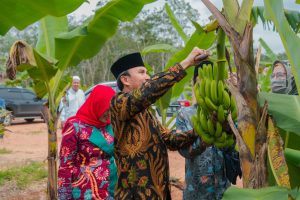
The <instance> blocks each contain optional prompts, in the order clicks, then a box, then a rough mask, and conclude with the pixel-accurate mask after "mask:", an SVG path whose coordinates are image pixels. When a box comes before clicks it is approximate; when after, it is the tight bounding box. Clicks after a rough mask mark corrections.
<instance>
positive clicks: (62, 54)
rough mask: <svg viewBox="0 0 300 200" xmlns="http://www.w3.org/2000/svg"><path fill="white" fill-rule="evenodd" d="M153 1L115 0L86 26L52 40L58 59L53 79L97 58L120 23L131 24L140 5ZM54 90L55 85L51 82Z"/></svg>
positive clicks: (58, 78) (141, 6)
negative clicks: (90, 59) (84, 60)
mask: <svg viewBox="0 0 300 200" xmlns="http://www.w3.org/2000/svg"><path fill="white" fill-rule="evenodd" d="M154 1H155V0H131V1H128V0H115V1H110V2H109V3H107V4H106V5H105V6H103V7H101V8H100V9H99V10H97V11H96V13H95V16H94V17H93V19H91V21H89V23H88V25H83V27H78V28H76V29H74V30H73V31H71V32H68V33H63V34H61V35H60V36H58V37H57V38H56V39H55V58H56V59H57V60H59V63H58V68H59V70H58V73H57V74H56V77H55V80H60V79H61V78H62V76H63V72H64V70H65V69H66V68H67V67H69V66H76V65H77V64H78V63H79V62H80V61H82V60H83V59H88V58H91V57H93V56H94V55H96V54H97V53H98V52H99V50H100V48H101V47H102V46H103V45H104V43H105V42H106V41H107V40H108V39H109V38H110V37H111V36H113V35H114V34H115V33H116V31H117V28H118V25H119V23H120V22H125V21H130V20H132V19H134V18H135V17H136V15H137V14H138V13H139V12H140V11H141V10H142V8H143V6H144V5H145V4H148V3H152V2H154ZM53 84H54V85H53V90H54V91H56V90H57V88H58V83H55V82H54V83H53Z"/></svg>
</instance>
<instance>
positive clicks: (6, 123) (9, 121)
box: [3, 114, 12, 126]
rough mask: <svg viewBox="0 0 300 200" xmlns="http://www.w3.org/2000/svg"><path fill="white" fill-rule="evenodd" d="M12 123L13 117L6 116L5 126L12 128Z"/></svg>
mask: <svg viewBox="0 0 300 200" xmlns="http://www.w3.org/2000/svg"><path fill="white" fill-rule="evenodd" d="M11 121H12V115H10V114H9V115H6V117H5V118H4V120H3V124H4V125H5V126H10V125H11Z"/></svg>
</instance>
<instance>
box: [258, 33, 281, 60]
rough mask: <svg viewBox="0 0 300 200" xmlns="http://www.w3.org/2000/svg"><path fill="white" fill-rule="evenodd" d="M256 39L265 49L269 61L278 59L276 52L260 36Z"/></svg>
mask: <svg viewBox="0 0 300 200" xmlns="http://www.w3.org/2000/svg"><path fill="white" fill-rule="evenodd" d="M258 41H259V43H260V45H261V46H262V47H263V48H264V49H265V50H266V56H267V57H268V58H269V59H270V62H271V63H272V62H274V61H275V60H277V59H278V58H277V56H276V54H275V53H274V52H273V51H272V49H271V48H270V47H269V46H268V44H267V43H266V42H265V41H264V40H263V39H262V38H259V39H258Z"/></svg>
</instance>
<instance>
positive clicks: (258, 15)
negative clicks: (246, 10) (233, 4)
mask: <svg viewBox="0 0 300 200" xmlns="http://www.w3.org/2000/svg"><path fill="white" fill-rule="evenodd" d="M264 12H265V7H263V6H253V7H252V12H251V21H252V22H253V24H257V23H258V19H260V20H261V21H262V23H263V26H264V28H268V29H271V27H272V29H273V31H275V26H274V24H273V23H272V21H271V20H270V19H267V18H266V16H265V14H264ZM284 15H285V17H286V19H287V21H288V24H289V25H290V26H291V27H292V29H293V31H294V32H295V33H298V32H299V29H300V12H299V11H297V10H287V9H284ZM270 26H271V27H270Z"/></svg>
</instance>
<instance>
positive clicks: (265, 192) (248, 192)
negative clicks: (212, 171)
mask: <svg viewBox="0 0 300 200" xmlns="http://www.w3.org/2000/svg"><path fill="white" fill-rule="evenodd" d="M297 193H299V192H298V189H297V188H296V189H295V190H288V189H286V188H281V187H265V188H262V189H241V188H236V187H234V186H231V187H229V188H228V189H227V190H226V192H225V193H224V196H223V198H222V199H223V200H234V199H243V200H257V199H259V200H274V199H276V200H287V199H288V195H289V194H290V195H291V196H292V197H294V198H296V196H297Z"/></svg>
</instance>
